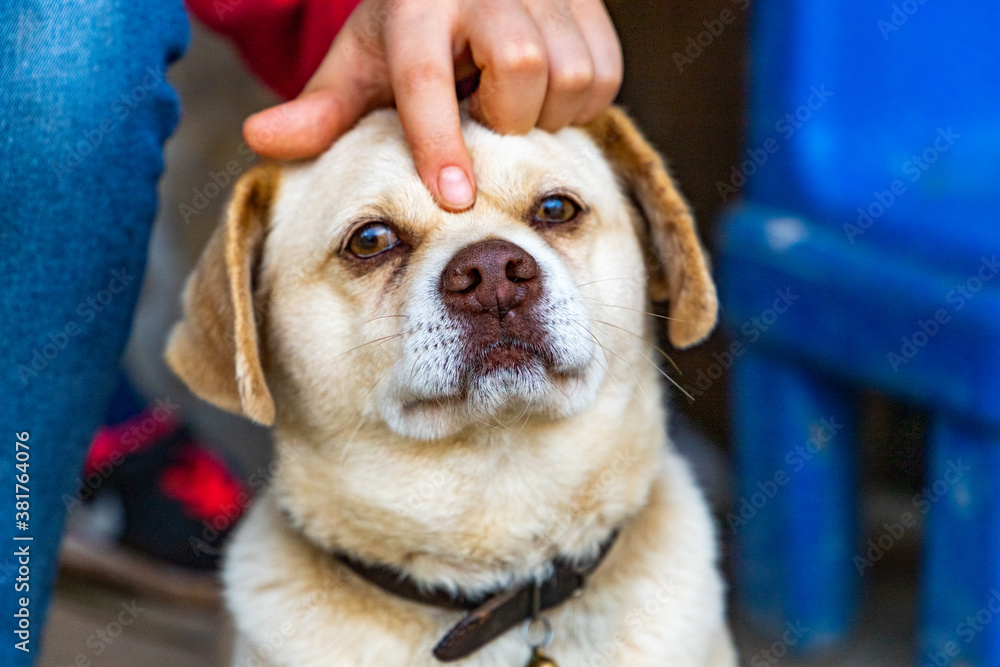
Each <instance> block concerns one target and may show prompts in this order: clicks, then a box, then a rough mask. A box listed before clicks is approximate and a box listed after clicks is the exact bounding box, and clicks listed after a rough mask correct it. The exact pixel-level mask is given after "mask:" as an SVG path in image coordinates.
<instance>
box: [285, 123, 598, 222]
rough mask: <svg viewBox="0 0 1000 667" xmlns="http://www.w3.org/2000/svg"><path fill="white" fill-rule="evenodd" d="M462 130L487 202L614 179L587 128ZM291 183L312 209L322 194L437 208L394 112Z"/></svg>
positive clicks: (351, 135)
mask: <svg viewBox="0 0 1000 667" xmlns="http://www.w3.org/2000/svg"><path fill="white" fill-rule="evenodd" d="M462 130H463V136H464V138H465V142H466V145H467V146H468V148H469V152H470V154H471V156H472V160H473V164H474V169H475V176H476V184H477V188H478V189H479V190H480V192H483V193H485V194H486V195H487V197H490V196H492V197H494V198H497V199H500V200H504V199H511V198H517V197H523V196H525V195H533V194H535V193H534V191H535V190H537V189H538V188H545V187H558V186H563V187H569V188H586V187H592V186H594V185H596V184H597V183H598V182H600V183H601V184H602V185H604V184H606V183H607V179H608V178H610V171H609V169H608V167H607V164H606V163H605V161H604V159H603V157H602V155H601V153H600V151H599V150H598V149H597V147H596V146H595V145H594V144H593V142H592V141H591V140H590V139H589V137H588V136H587V135H586V133H585V132H583V131H582V130H578V129H566V130H563V131H561V132H559V133H557V134H549V133H547V132H543V131H541V130H533V131H532V132H530V133H529V134H528V135H525V136H501V135H499V134H497V133H495V132H493V131H491V130H489V129H487V128H485V127H483V126H482V125H480V124H478V123H476V122H475V121H472V120H469V119H465V120H464V121H463V127H462ZM288 180H289V181H290V182H289V183H288V187H289V188H293V187H294V188H295V189H296V190H298V191H299V192H297V194H299V195H306V201H308V202H309V203H313V204H314V203H316V195H322V194H323V193H327V195H328V198H330V199H333V200H335V201H334V202H331V203H335V204H336V205H339V206H341V207H343V206H345V205H346V206H348V207H351V206H352V205H363V204H373V203H374V204H379V203H385V204H389V203H390V202H392V201H393V200H396V201H397V202H398V203H399V204H400V205H402V206H404V207H408V208H409V209H410V210H412V209H413V208H415V207H416V208H419V209H424V208H426V207H431V206H434V201H433V199H432V197H431V195H430V193H429V192H428V191H427V189H426V188H425V187H424V186H423V184H422V183H421V181H420V178H419V176H418V175H417V171H416V168H415V167H414V160H413V156H412V154H411V152H410V148H409V146H408V145H407V143H406V140H405V137H404V135H403V130H402V126H401V125H400V122H399V117H398V116H397V115H396V112H395V111H392V110H382V111H376V112H374V113H372V114H370V115H369V116H367V117H366V118H364V119H363V120H362V121H361V122H360V123H359V124H358V125H357V126H355V127H354V128H353V129H352V130H351V131H350V132H348V133H347V134H345V135H344V136H343V137H342V138H341V139H340V140H338V141H337V143H336V144H335V145H334V146H333V147H332V148H331V149H330V150H329V151H327V152H326V153H325V154H323V155H322V156H320V157H319V158H318V159H317V160H316V161H315V162H313V163H312V164H311V165H309V166H307V167H306V168H305V169H302V170H294V171H293V173H292V174H291V177H290V178H289V179H288ZM310 193H312V195H313V196H309V194H310ZM297 198H298V199H300V200H301V197H297ZM429 211H430V209H428V212H429Z"/></svg>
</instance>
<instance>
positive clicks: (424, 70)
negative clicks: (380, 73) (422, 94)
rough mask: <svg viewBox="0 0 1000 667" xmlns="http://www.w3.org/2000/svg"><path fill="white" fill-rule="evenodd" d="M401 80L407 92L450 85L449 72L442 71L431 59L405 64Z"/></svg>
mask: <svg viewBox="0 0 1000 667" xmlns="http://www.w3.org/2000/svg"><path fill="white" fill-rule="evenodd" d="M400 82H401V84H402V85H403V89H404V91H405V92H407V93H414V92H417V91H422V90H427V89H428V88H438V87H442V86H444V87H447V86H448V85H449V82H448V73H447V72H444V71H442V70H441V68H440V67H438V65H437V63H435V62H432V61H429V60H424V61H417V62H413V63H408V64H407V65H405V66H404V67H403V69H402V71H401V73H400Z"/></svg>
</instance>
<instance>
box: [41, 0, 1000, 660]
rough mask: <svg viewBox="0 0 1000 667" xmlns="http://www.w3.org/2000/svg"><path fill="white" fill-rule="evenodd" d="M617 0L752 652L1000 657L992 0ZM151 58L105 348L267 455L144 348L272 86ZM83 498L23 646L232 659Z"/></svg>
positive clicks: (215, 433)
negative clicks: (117, 330)
mask: <svg viewBox="0 0 1000 667" xmlns="http://www.w3.org/2000/svg"><path fill="white" fill-rule="evenodd" d="M935 3H937V4H935ZM856 4H857V5H858V7H854V6H853V5H856ZM609 9H610V11H611V13H612V16H613V18H614V20H615V23H616V25H617V27H618V30H619V34H620V37H621V39H622V42H623V47H624V50H625V66H626V73H625V83H624V87H623V89H622V92H621V95H620V98H619V103H620V104H621V105H622V106H624V107H626V108H627V109H628V111H629V112H630V113H631V114H632V116H633V117H634V118H635V119H636V121H637V122H638V124H639V126H640V127H641V128H642V129H643V130H644V132H645V133H646V134H647V136H648V137H649V138H650V139H651V141H652V142H653V143H654V144H655V145H656V146H657V147H658V148H659V149H660V151H661V152H662V153H663V155H664V156H666V158H667V159H668V161H669V163H670V166H671V168H672V171H673V173H674V175H675V177H676V179H677V181H678V182H679V184H680V186H681V189H682V191H683V192H684V193H685V195H686V196H687V198H688V200H689V202H690V204H691V207H692V209H693V211H694V213H695V217H696V219H697V220H698V221H699V224H700V230H701V234H702V237H703V239H704V240H705V242H706V244H707V245H708V246H709V249H710V251H711V254H712V256H713V257H714V265H715V273H716V276H717V280H718V283H719V286H720V293H721V297H722V308H723V326H721V327H720V328H719V329H718V330H717V331H716V332H715V333H714V334H713V335H712V337H711V338H710V339H709V341H708V342H707V343H706V344H703V345H701V346H698V347H696V348H694V349H692V350H688V351H677V352H673V353H672V356H673V358H674V360H675V361H676V363H677V365H678V366H679V367H680V369H681V371H682V372H683V375H682V376H679V377H677V380H678V381H679V382H680V383H681V385H682V386H684V387H685V389H686V390H687V391H688V392H689V393H691V394H692V395H693V396H694V400H688V399H686V398H684V397H683V396H681V395H680V394H679V393H677V392H674V396H673V399H672V403H673V405H674V409H675V411H676V412H677V414H678V418H677V420H676V422H675V423H674V424H672V427H671V428H672V430H673V431H674V436H675V441H676V442H677V445H678V447H679V448H681V450H682V451H684V452H685V453H686V454H687V455H688V456H689V457H690V459H691V460H692V461H693V463H694V465H695V467H696V469H697V472H698V474H699V477H700V478H701V479H702V482H703V484H704V485H705V486H706V488H707V489H708V490H709V495H710V497H711V501H712V503H713V507H714V509H715V512H716V514H717V517H718V521H719V535H720V537H721V540H722V542H723V549H724V552H725V554H726V560H725V568H726V573H727V577H728V579H729V580H730V581H731V582H733V583H732V588H733V591H732V598H733V600H732V616H733V623H734V627H735V629H736V632H737V637H738V641H739V644H740V651H741V654H742V656H743V664H747V665H751V666H752V667H757V666H758V665H776V664H785V665H807V664H808V665H865V666H871V665H886V666H893V665H913V664H920V665H923V664H931V665H1000V627H998V628H995V629H991V626H990V621H991V620H992V615H993V613H995V612H992V611H991V606H992V600H993V598H992V597H991V596H992V595H993V593H994V592H995V590H996V589H994V588H993V586H996V587H997V588H1000V581H998V579H1000V567H997V564H1000V521H998V513H997V512H998V510H994V509H993V507H997V508H1000V498H997V497H996V493H997V492H996V491H994V490H993V486H994V485H993V484H992V483H991V479H995V478H996V477H995V476H996V473H997V472H1000V468H998V465H1000V450H998V448H997V445H998V444H1000V437H998V433H1000V427H998V426H997V425H998V424H1000V391H998V389H997V386H998V383H1000V373H998V372H997V371H1000V360H998V355H1000V344H998V343H1000V323H998V320H1000V315H998V313H1000V289H998V287H1000V280H997V281H994V282H993V283H990V282H989V281H990V278H992V277H993V274H992V273H991V271H992V272H994V273H995V272H996V269H995V268H994V265H995V260H992V262H993V263H992V264H991V263H990V262H991V259H992V257H993V255H994V253H1000V231H998V227H997V223H996V222H995V221H993V220H992V219H991V218H992V217H993V215H994V213H995V211H996V204H997V203H998V198H1000V185H997V183H998V182H1000V181H998V179H997V176H1000V174H998V173H997V171H998V167H997V165H998V164H1000V125H998V120H997V119H998V118H1000V113H998V112H1000V108H998V107H997V103H998V102H1000V94H998V84H997V81H998V80H1000V79H998V77H996V74H995V72H992V71H991V70H990V67H995V65H996V63H997V62H998V61H1000V58H998V56H1000V51H998V49H997V47H996V44H997V43H998V42H997V35H1000V25H998V23H997V20H996V18H994V17H991V16H990V14H991V13H992V14H995V12H991V11H990V10H989V9H988V8H987V6H986V5H985V4H982V3H964V4H962V5H961V6H958V7H956V6H954V5H948V4H946V3H944V2H943V1H942V0H906V1H904V2H900V3H892V2H886V3H870V2H869V3H864V6H863V7H862V6H860V4H859V3H838V2H834V0H817V1H815V2H804V1H803V2H757V3H755V4H754V6H752V7H751V6H750V4H749V0H669V1H664V0H645V1H638V0H636V1H632V2H624V1H620V0H611V1H610V2H609ZM170 80H171V81H172V83H173V84H174V85H175V86H176V88H177V89H178V91H179V92H180V95H181V98H182V101H183V107H184V113H183V117H182V121H181V124H180V127H179V128H178V131H177V132H176V134H175V135H174V137H173V138H172V139H171V140H170V142H169V143H168V146H167V171H166V174H165V176H164V178H163V181H162V184H161V193H162V202H161V207H160V209H161V210H160V216H159V219H158V221H157V225H156V230H155V233H154V239H153V242H152V249H151V254H150V265H149V270H148V274H147V276H146V282H145V286H144V292H143V297H142V300H141V304H140V306H139V311H138V315H137V319H136V324H135V327H134V331H133V336H132V340H131V342H130V345H129V349H128V352H127V355H126V357H127V358H126V366H127V368H128V372H129V376H130V377H131V378H132V380H133V383H134V385H135V387H136V388H137V389H138V390H139V392H140V393H141V394H142V395H143V396H144V398H145V399H147V400H148V401H150V402H153V403H154V404H155V403H156V402H158V401H159V402H160V404H161V405H166V406H169V407H168V409H169V410H170V411H171V412H172V413H173V414H175V416H177V417H178V418H180V416H181V415H182V416H183V421H184V423H185V424H187V425H188V426H189V428H190V429H191V431H192V434H193V437H195V438H197V439H198V440H199V441H201V442H204V443H207V444H208V446H210V447H211V448H214V449H215V450H216V451H218V452H219V453H220V456H222V457H223V458H225V459H226V460H228V461H230V462H231V463H232V465H233V467H234V469H236V470H239V471H241V473H240V474H241V475H243V476H244V478H245V477H246V476H249V475H252V474H253V473H255V472H257V473H261V471H263V472H264V473H266V471H267V466H268V464H269V455H270V450H269V442H268V437H267V434H266V432H264V431H262V430H260V429H256V428H254V427H252V426H250V425H249V424H247V423H246V422H245V421H244V420H241V419H237V418H235V417H232V416H230V415H228V414H225V413H221V412H219V411H217V410H214V409H212V408H210V407H208V406H207V405H206V404H204V403H201V402H199V401H197V400H195V399H193V398H192V397H191V396H190V395H189V394H187V392H186V391H185V390H184V388H183V387H182V385H181V384H180V383H179V382H178V381H177V380H176V379H174V378H173V376H172V375H171V374H170V373H169V372H168V371H167V369H166V367H165V365H164V364H163V362H162V357H161V351H162V349H163V345H164V339H165V335H166V332H167V331H168V328H169V326H170V324H171V323H172V322H174V321H175V320H176V319H177V317H178V314H179V298H178V295H179V293H180V291H181V287H182V284H183V281H184V279H185V277H186V276H187V274H188V272H189V271H190V269H191V267H192V266H193V265H194V263H195V260H196V258H197V256H198V254H199V253H200V251H201V248H202V246H203V245H204V243H205V241H206V240H207V238H208V236H209V234H210V233H211V231H212V230H213V229H214V227H215V225H216V224H217V221H218V219H219V214H220V211H221V207H222V206H223V204H224V203H225V200H226V196H227V193H228V188H227V187H226V186H225V183H222V184H221V185H220V181H224V180H228V179H225V178H221V177H220V176H219V175H220V174H221V175H223V176H224V175H225V173H226V165H227V164H228V163H230V162H231V161H233V160H237V161H238V162H239V163H240V170H241V171H242V170H245V168H246V167H247V166H248V162H247V160H246V155H247V154H246V147H245V145H244V144H243V142H242V137H241V133H240V126H241V123H242V121H243V119H244V118H245V117H246V116H247V115H249V114H250V113H252V112H254V111H257V110H259V109H261V108H264V107H266V106H268V105H270V104H273V103H275V102H276V101H278V100H277V98H276V96H274V95H273V94H272V93H270V92H269V91H267V90H266V89H264V88H263V87H262V86H261V85H260V84H259V83H257V82H256V81H255V80H254V79H253V78H252V77H251V76H250V75H249V74H248V73H247V72H246V70H245V68H244V67H243V65H242V64H241V63H240V61H239V58H238V56H237V55H236V53H235V51H234V49H233V48H232V47H231V46H230V45H229V44H227V43H225V42H224V41H223V40H221V39H220V38H218V37H216V36H215V35H213V34H211V33H209V32H208V31H206V30H204V29H202V28H201V27H199V26H198V25H195V26H194V27H193V41H192V44H191V47H190V49H189V51H188V53H187V55H186V56H185V57H184V59H183V60H182V61H181V62H180V63H179V64H177V65H176V66H175V67H174V68H173V69H172V71H171V72H170ZM213 184H214V185H213ZM976 279H978V286H977V282H976ZM963 290H964V291H963ZM960 303H961V306H959V304H960ZM893 355H895V356H893ZM949 466H950V467H949ZM991 475H992V476H993V477H992V478H991ZM996 486H997V488H1000V485H996ZM94 505H95V503H93V502H91V503H88V505H87V506H86V507H82V508H80V509H79V510H77V509H74V510H73V511H72V512H71V516H70V529H69V535H68V537H67V539H66V543H65V544H64V549H63V552H64V553H63V569H62V573H61V576H60V581H59V587H58V594H57V598H56V601H55V603H54V605H53V608H52V611H51V612H50V614H51V615H50V620H49V623H48V627H47V631H46V639H45V647H44V654H43V657H42V660H41V664H42V665H45V666H52V667H55V666H62V665H77V664H86V665H143V666H155V665H161V664H162V665H172V666H188V665H190V666H196V665H197V666H208V665H219V664H224V660H225V656H226V644H227V642H228V638H229V634H228V633H229V630H228V627H227V624H226V620H225V618H224V614H223V613H222V612H221V609H220V606H219V600H218V590H217V587H216V586H215V584H214V583H213V580H212V575H211V574H210V573H209V574H206V573H204V572H193V571H190V570H189V569H186V568H184V567H180V566H178V565H173V566H167V565H162V566H157V565H156V564H155V563H154V564H151V563H150V562H149V561H148V560H143V559H139V558H133V557H131V556H130V554H129V553H128V551H127V550H122V549H119V548H117V546H116V544H115V536H114V535H113V534H112V533H113V531H112V533H109V532H108V530H107V527H106V526H107V524H108V523H109V522H113V516H112V518H110V519H109V518H108V517H109V514H110V515H113V514H114V511H115V510H114V509H110V510H109V509H108V508H106V507H103V508H102V507H97V508H95V507H94ZM226 528H228V526H227V527H226ZM95 535H98V536H101V535H103V537H98V538H95ZM102 540H103V541H102ZM997 595H998V597H997V600H996V602H997V611H1000V594H997ZM129 605H132V607H131V608H134V607H135V606H138V607H139V608H141V609H142V610H143V611H142V612H141V613H137V614H132V615H131V616H130V615H129V614H126V615H125V618H128V619H130V620H129V622H128V623H127V624H122V625H115V619H117V618H119V617H120V615H121V614H122V613H123V610H128V609H129V608H130V607H129ZM982 610H986V612H987V614H988V615H989V618H986V617H984V616H979V617H978V620H975V619H976V615H977V613H979V612H980V611H982ZM970 614H971V615H972V618H973V619H974V620H973V622H972V624H971V625H966V626H961V623H963V622H964V619H967V617H968V616H969V615H970ZM998 625H1000V624H998Z"/></svg>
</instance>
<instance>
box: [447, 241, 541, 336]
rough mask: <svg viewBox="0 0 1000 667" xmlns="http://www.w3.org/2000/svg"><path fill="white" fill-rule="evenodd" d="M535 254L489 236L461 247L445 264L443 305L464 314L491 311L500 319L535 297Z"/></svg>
mask: <svg viewBox="0 0 1000 667" xmlns="http://www.w3.org/2000/svg"><path fill="white" fill-rule="evenodd" d="M539 283H540V281H539V279H538V264H537V263H535V258H534V257H532V256H531V255H529V254H528V252H527V251H526V250H525V249H524V248H522V247H521V246H519V245H515V244H513V243H511V242H510V241H503V240H500V239H492V240H489V241H480V242H479V243H473V244H472V245H469V246H466V247H464V248H462V249H461V250H460V251H459V252H458V253H456V254H455V256H454V257H452V258H451V261H450V262H449V263H448V266H447V267H445V270H444V274H443V275H442V276H441V291H442V293H443V296H444V302H445V305H447V306H448V308H449V309H450V310H452V311H453V312H456V313H461V314H464V315H475V314H480V313H490V312H492V313H494V314H495V315H496V317H497V318H498V319H500V320H503V318H504V317H505V316H506V315H507V313H509V312H510V311H512V310H514V309H515V308H517V307H518V306H522V305H525V304H528V303H530V302H531V301H532V300H534V299H536V298H537V296H538V293H539V290H540V287H539Z"/></svg>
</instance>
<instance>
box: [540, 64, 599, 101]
mask: <svg viewBox="0 0 1000 667" xmlns="http://www.w3.org/2000/svg"><path fill="white" fill-rule="evenodd" d="M593 83H594V68H593V66H592V65H591V64H590V63H589V62H581V63H576V64H573V65H568V66H565V67H560V68H558V69H555V70H554V71H553V72H551V74H550V75H549V86H550V87H551V88H552V89H553V90H557V91H559V92H564V93H583V92H586V91H587V90H590V87H591V85H593Z"/></svg>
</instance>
